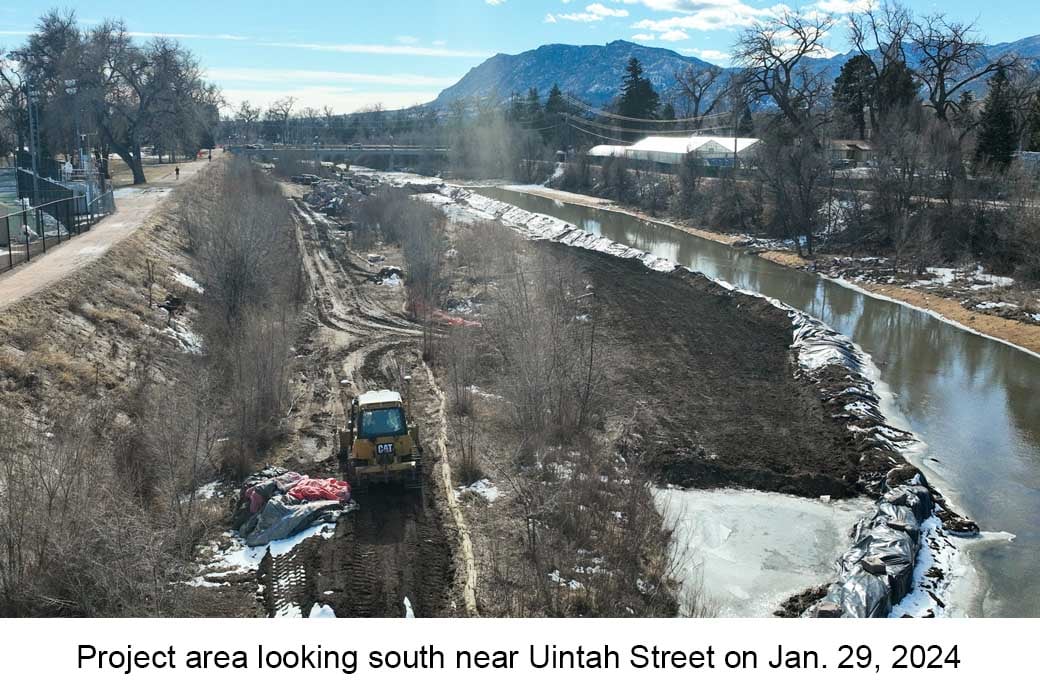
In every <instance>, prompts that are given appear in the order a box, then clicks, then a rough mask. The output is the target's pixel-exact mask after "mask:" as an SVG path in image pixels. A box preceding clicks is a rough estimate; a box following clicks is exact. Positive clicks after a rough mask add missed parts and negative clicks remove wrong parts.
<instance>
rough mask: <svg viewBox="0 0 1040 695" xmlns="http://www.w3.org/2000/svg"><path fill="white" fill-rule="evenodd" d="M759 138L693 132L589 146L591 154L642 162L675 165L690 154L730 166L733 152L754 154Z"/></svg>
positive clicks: (740, 156) (709, 164) (704, 160)
mask: <svg viewBox="0 0 1040 695" xmlns="http://www.w3.org/2000/svg"><path fill="white" fill-rule="evenodd" d="M758 143H759V141H758V140H757V139H755V138H728V137H722V136H704V135H694V136H692V137H668V136H663V135H654V136H651V137H648V138H644V139H643V140H640V141H639V142H637V143H635V144H634V145H629V146H627V147H624V146H618V145H597V146H596V147H593V148H592V149H591V150H589V156H591V157H627V158H629V159H634V160H638V161H643V162H653V163H657V164H666V165H670V166H675V165H676V164H679V163H680V162H682V160H683V157H685V156H686V155H688V154H692V155H693V156H694V157H696V158H697V159H698V160H700V161H701V163H703V164H705V165H707V166H732V165H733V160H734V152H735V153H736V156H737V157H738V158H746V157H749V156H751V154H753V152H754V150H755V148H756V147H757V146H758Z"/></svg>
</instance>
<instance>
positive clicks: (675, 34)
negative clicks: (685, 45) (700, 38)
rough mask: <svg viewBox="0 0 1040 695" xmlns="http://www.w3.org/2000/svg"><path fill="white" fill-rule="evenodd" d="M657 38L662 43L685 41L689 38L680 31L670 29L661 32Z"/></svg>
mask: <svg viewBox="0 0 1040 695" xmlns="http://www.w3.org/2000/svg"><path fill="white" fill-rule="evenodd" d="M658 38H659V39H661V40H662V41H685V40H686V39H688V38H690V35H689V34H687V33H686V32H685V31H683V30H682V29H671V30H669V31H663V32H661V35H660V36H659V37H658Z"/></svg>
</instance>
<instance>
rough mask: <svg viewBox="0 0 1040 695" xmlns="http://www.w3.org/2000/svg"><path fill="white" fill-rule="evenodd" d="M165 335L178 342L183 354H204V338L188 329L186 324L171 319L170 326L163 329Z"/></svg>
mask: <svg viewBox="0 0 1040 695" xmlns="http://www.w3.org/2000/svg"><path fill="white" fill-rule="evenodd" d="M163 333H165V334H166V335H168V336H170V337H171V338H173V339H174V340H175V341H177V345H178V346H179V347H180V349H181V352H186V353H188V354H190V355H201V354H202V336H200V335H199V334H198V333H195V332H194V331H192V330H191V329H190V328H188V324H187V323H186V322H184V321H178V320H177V319H171V320H170V324H169V325H168V326H167V327H166V328H164V329H163Z"/></svg>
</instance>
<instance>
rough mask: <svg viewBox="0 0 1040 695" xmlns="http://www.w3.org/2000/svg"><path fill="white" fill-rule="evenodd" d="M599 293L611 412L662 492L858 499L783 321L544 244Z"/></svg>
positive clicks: (743, 301) (681, 277) (843, 451)
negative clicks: (612, 355)
mask: <svg viewBox="0 0 1040 695" xmlns="http://www.w3.org/2000/svg"><path fill="white" fill-rule="evenodd" d="M544 247H545V249H546V251H547V252H549V253H553V254H557V255H564V256H569V257H572V258H573V259H574V260H575V261H576V262H577V263H578V265H579V267H580V268H581V269H582V272H583V273H584V274H585V275H586V277H587V278H588V280H589V282H590V284H591V285H592V286H594V287H595V288H597V289H598V291H597V293H596V301H597V303H598V308H599V310H600V311H602V312H603V318H604V319H605V320H603V321H602V325H604V326H605V328H606V337H607V339H608V340H610V341H611V342H612V343H613V344H614V348H615V349H616V350H618V351H619V354H622V355H624V357H623V358H622V359H620V360H619V363H618V366H617V368H616V369H615V370H613V371H612V372H611V373H610V374H609V375H608V378H609V381H610V390H611V392H612V393H614V394H615V398H616V401H617V403H616V404H615V405H616V409H617V411H618V412H622V413H623V412H625V411H628V412H630V413H631V416H632V419H633V421H634V423H635V425H636V428H637V431H638V432H640V433H641V434H642V435H643V448H644V449H645V450H646V452H647V457H646V459H645V460H646V462H647V463H648V464H650V465H652V466H653V467H654V470H655V477H656V478H657V480H658V482H660V483H662V484H670V485H678V486H681V487H698V488H713V487H747V488H753V489H756V490H763V491H766V492H783V493H788V494H793V495H799V496H808V497H815V496H819V495H832V496H834V497H848V496H851V495H855V494H858V493H859V491H860V490H859V488H858V486H857V481H858V479H859V476H860V471H859V470H858V455H856V454H855V453H854V452H853V451H852V450H851V449H850V447H849V442H848V440H847V431H846V429H845V427H844V426H842V425H841V423H839V422H837V421H836V420H834V419H833V418H832V417H831V416H830V414H829V413H828V412H827V411H826V410H825V408H824V407H823V405H822V404H821V402H820V398H819V395H818V392H817V391H816V389H815V388H814V387H813V386H812V385H811V384H809V383H808V382H806V381H804V380H799V379H798V378H797V377H796V365H795V363H794V357H793V354H792V351H791V350H790V349H789V347H790V345H791V342H792V329H791V322H790V319H789V318H788V317H787V316H786V314H785V313H784V312H782V311H780V310H778V309H775V308H774V307H772V306H771V305H768V304H766V303H765V302H763V301H760V300H756V299H752V298H749V297H745V296H742V295H737V294H733V293H730V292H727V291H725V290H723V289H721V288H719V287H718V286H717V285H715V284H714V283H712V282H710V281H708V280H707V279H705V278H703V277H702V276H698V275H693V274H690V273H688V272H686V271H683V270H679V271H676V272H675V273H671V274H664V273H659V272H655V271H652V270H650V269H648V268H647V267H646V266H644V265H643V264H642V263H640V262H639V261H635V260H624V259H619V258H614V257H612V256H606V255H603V254H597V253H592V252H589V251H584V250H581V249H573V248H569V247H564V246H561V245H558V244H545V245H544Z"/></svg>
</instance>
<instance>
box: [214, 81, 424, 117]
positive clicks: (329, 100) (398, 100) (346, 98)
mask: <svg viewBox="0 0 1040 695" xmlns="http://www.w3.org/2000/svg"><path fill="white" fill-rule="evenodd" d="M223 93H224V98H225V99H226V100H227V102H228V103H229V104H231V105H232V108H234V107H235V106H237V105H238V104H239V103H241V102H243V101H248V102H250V103H252V104H254V105H258V106H261V107H266V106H269V105H270V104H271V103H273V102H274V101H276V100H278V99H281V98H283V97H293V98H295V99H296V102H297V108H307V107H311V108H315V109H320V108H322V107H324V106H330V107H332V108H333V109H334V110H335V111H336V112H337V113H350V112H353V111H358V110H359V109H363V108H365V107H367V106H372V105H373V104H381V105H382V106H383V107H384V108H387V109H401V108H407V107H409V106H415V105H416V104H426V103H429V102H431V101H433V100H434V99H436V98H437V92H435V91H429V92H422V91H401V92H394V91H381V90H380V91H355V90H353V89H350V88H347V87H331V88H330V87H329V86H328V85H323V86H313V87H295V88H292V87H290V88H288V89H278V88H270V89H262V88H257V89H225V90H223Z"/></svg>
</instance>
